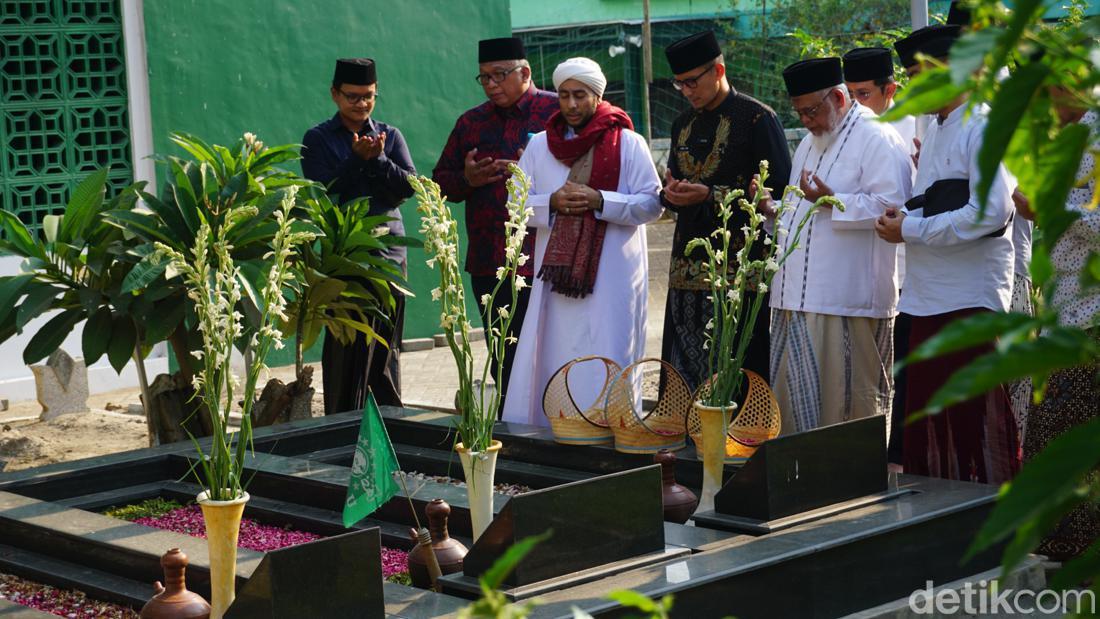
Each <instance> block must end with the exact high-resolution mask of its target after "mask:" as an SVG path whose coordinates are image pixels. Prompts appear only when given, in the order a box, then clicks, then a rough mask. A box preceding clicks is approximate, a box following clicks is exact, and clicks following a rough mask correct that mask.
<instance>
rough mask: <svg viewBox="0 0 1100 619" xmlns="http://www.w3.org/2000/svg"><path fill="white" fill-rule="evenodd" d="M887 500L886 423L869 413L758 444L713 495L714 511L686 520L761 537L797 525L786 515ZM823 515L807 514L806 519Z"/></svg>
mask: <svg viewBox="0 0 1100 619" xmlns="http://www.w3.org/2000/svg"><path fill="white" fill-rule="evenodd" d="M893 496H895V495H894V494H893V493H889V492H887V478H886V419H885V417H883V416H881V415H876V416H874V417H869V418H866V419H857V420H854V421H848V422H845V423H839V424H836V425H832V426H826V427H824V428H818V429H816V430H810V431H808V432H801V433H798V434H791V435H788V436H781V437H779V438H775V439H772V440H770V441H768V442H766V443H764V444H763V445H761V446H760V447H759V448H757V450H756V452H755V453H753V455H752V456H751V457H750V458H749V459H748V461H747V462H745V464H744V466H742V467H741V469H740V470H738V471H736V472H735V473H734V474H733V476H732V477H731V478H729V480H728V481H727V482H726V483H725V485H723V486H722V488H721V490H719V491H718V493H717V494H715V495H714V511H712V512H711V511H707V512H701V513H699V514H696V515H695V516H693V520H694V521H695V522H696V523H698V524H703V525H707V524H710V523H717V524H719V525H721V528H725V529H727V530H741V531H745V532H748V533H754V534H762V533H768V532H770V531H773V530H775V529H776V528H777V527H779V528H782V527H786V526H791V525H792V524H793V523H795V522H798V520H797V518H794V519H790V518H789V517H794V516H796V515H798V514H805V513H807V512H814V510H819V509H820V508H823V507H826V506H830V505H833V506H836V505H840V504H845V502H848V501H854V502H853V503H850V504H849V507H858V506H860V505H863V504H864V503H866V502H878V501H882V500H889V499H890V498H893ZM864 497H872V498H871V499H865V498H864ZM830 513H832V512H828V511H818V512H814V513H813V514H812V516H811V519H813V518H820V517H822V516H824V515H828V514H830ZM781 519H785V520H781Z"/></svg>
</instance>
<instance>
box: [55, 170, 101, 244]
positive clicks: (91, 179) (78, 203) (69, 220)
mask: <svg viewBox="0 0 1100 619" xmlns="http://www.w3.org/2000/svg"><path fill="white" fill-rule="evenodd" d="M109 170H110V169H109V168H100V169H99V170H96V171H95V172H92V173H91V174H89V175H88V176H87V177H86V178H85V179H84V180H82V181H80V184H79V185H77V186H76V188H75V189H73V194H72V197H71V198H69V204H68V205H66V206H65V217H64V219H63V220H62V223H61V233H60V234H59V235H58V239H59V240H60V241H62V242H65V243H68V242H70V241H73V240H74V239H77V238H87V237H86V236H85V228H87V226H88V224H89V223H90V222H91V221H92V219H93V218H94V217H95V216H96V214H97V213H99V211H100V209H102V208H103V197H104V196H105V195H106V191H107V172H108V171H109Z"/></svg>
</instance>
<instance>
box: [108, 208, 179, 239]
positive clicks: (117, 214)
mask: <svg viewBox="0 0 1100 619" xmlns="http://www.w3.org/2000/svg"><path fill="white" fill-rule="evenodd" d="M104 216H105V217H106V218H107V219H108V220H109V221H112V222H116V223H117V225H118V226H119V227H120V228H122V229H124V230H128V231H130V232H132V233H133V234H135V235H137V236H139V237H141V238H142V239H145V240H146V241H149V242H150V243H152V242H155V241H160V242H161V243H164V244H165V245H168V246H169V247H178V246H179V242H178V241H173V240H172V239H171V238H169V237H168V236H166V235H165V233H164V231H163V230H161V228H160V226H159V225H158V221H157V218H156V217H154V216H153V215H150V214H148V213H139V212H138V211H110V212H108V213H105V214H104ZM181 240H182V239H181Z"/></svg>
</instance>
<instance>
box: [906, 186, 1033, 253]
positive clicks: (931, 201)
mask: <svg viewBox="0 0 1100 619" xmlns="http://www.w3.org/2000/svg"><path fill="white" fill-rule="evenodd" d="M968 202H970V179H966V178H944V179H940V180H938V181H936V182H934V183H932V184H931V185H930V186H929V187H928V189H927V190H925V192H924V193H923V194H921V195H919V196H913V197H912V198H911V199H910V200H909V201H908V202H906V203H905V207H906V208H907V209H909V210H910V211H915V210H917V209H924V216H925V217H931V216H933V215H940V214H942V213H948V212H950V211H957V210H959V209H961V208H962V207H964V206H966V205H967V203H968ZM1009 221H1012V219H1011V218H1009ZM1007 229H1008V226H1004V227H1002V228H1001V229H1000V230H995V231H993V232H990V233H989V234H987V235H985V237H983V238H997V237H999V236H1004V233H1005V230H1007Z"/></svg>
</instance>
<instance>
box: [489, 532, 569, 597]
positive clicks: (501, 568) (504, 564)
mask: <svg viewBox="0 0 1100 619" xmlns="http://www.w3.org/2000/svg"><path fill="white" fill-rule="evenodd" d="M553 534H554V530H553V529H547V530H546V531H545V532H543V533H542V534H540V535H533V536H531V537H525V538H523V539H522V540H520V541H518V542H516V543H515V544H513V545H512V546H511V547H510V548H508V550H506V551H504V554H502V555H501V556H500V558H498V559H497V560H496V561H494V562H493V565H492V566H491V567H490V568H489V569H488V570H487V571H486V572H485V573H484V574H482V576H481V582H482V584H484V585H487V586H488V587H489V588H490V589H499V588H500V585H501V583H503V582H504V579H505V578H507V577H508V574H510V573H512V570H513V569H515V567H516V566H517V565H519V562H520V561H522V560H523V558H524V557H526V556H527V554H528V553H529V552H531V549H533V548H534V547H535V546H537V545H538V544H539V543H541V542H544V541H546V540H548V539H550V536H551V535H553Z"/></svg>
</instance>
